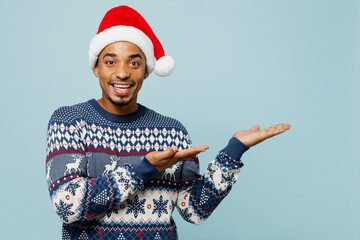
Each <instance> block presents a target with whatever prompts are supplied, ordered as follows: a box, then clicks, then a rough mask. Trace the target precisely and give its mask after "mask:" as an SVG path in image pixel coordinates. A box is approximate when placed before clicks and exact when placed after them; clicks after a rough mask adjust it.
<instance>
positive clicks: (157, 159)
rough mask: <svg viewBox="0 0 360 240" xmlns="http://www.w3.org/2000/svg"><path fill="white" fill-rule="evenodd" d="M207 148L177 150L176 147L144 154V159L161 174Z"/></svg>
mask: <svg viewBox="0 0 360 240" xmlns="http://www.w3.org/2000/svg"><path fill="white" fill-rule="evenodd" d="M207 149H209V146H200V147H190V148H187V149H185V150H178V149H177V147H171V148H168V149H166V150H165V151H162V152H160V151H155V152H150V153H148V154H146V159H147V160H149V162H150V163H151V164H152V165H154V167H156V169H157V170H158V171H159V172H161V171H162V170H165V169H167V168H168V167H171V166H172V165H174V164H175V163H177V162H180V161H182V160H185V159H188V158H192V157H195V156H196V155H198V154H199V153H201V152H205V151H206V150H207Z"/></svg>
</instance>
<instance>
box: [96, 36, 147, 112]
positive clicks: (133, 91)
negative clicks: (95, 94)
mask: <svg viewBox="0 0 360 240" xmlns="http://www.w3.org/2000/svg"><path fill="white" fill-rule="evenodd" d="M145 61H146V59H145V55H144V53H143V52H142V51H141V50H140V48H138V47H137V46H136V45H135V44H132V43H129V42H115V43H111V44H109V45H108V46H106V47H105V48H104V49H103V50H102V52H101V53H100V55H99V58H98V62H97V64H96V66H95V68H94V74H95V76H97V77H98V78H99V82H100V86H101V88H102V101H104V103H105V104H106V105H108V106H110V105H111V104H112V105H116V106H120V107H123V106H128V105H129V104H132V105H134V106H135V105H136V101H137V93H138V92H139V91H140V89H141V86H142V83H143V80H144V79H145V78H147V77H148V75H149V74H148V72H147V71H146V64H145ZM109 104H110V105H109Z"/></svg>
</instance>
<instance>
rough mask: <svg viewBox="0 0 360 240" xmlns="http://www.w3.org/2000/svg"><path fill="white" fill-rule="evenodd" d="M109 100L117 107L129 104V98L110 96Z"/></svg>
mask: <svg viewBox="0 0 360 240" xmlns="http://www.w3.org/2000/svg"><path fill="white" fill-rule="evenodd" d="M109 100H110V102H111V103H112V104H114V105H116V106H118V107H126V106H128V105H129V104H130V102H131V100H132V99H130V100H125V99H116V100H115V99H112V98H109Z"/></svg>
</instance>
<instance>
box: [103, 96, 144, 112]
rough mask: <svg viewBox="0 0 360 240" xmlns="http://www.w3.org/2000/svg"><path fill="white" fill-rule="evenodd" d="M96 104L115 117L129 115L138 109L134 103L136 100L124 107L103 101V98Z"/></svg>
mask: <svg viewBox="0 0 360 240" xmlns="http://www.w3.org/2000/svg"><path fill="white" fill-rule="evenodd" d="M97 102H98V103H99V105H100V106H101V107H102V108H103V109H104V110H105V111H107V112H109V113H112V114H115V115H129V114H131V113H134V112H136V111H137V110H138V109H139V106H138V105H137V103H136V99H133V101H131V102H130V103H129V104H128V105H126V106H117V105H115V104H113V103H111V102H110V101H104V99H103V98H100V99H99V100H97Z"/></svg>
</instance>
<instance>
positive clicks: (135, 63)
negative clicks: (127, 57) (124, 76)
mask: <svg viewBox="0 0 360 240" xmlns="http://www.w3.org/2000/svg"><path fill="white" fill-rule="evenodd" d="M130 65H131V66H140V63H138V62H130Z"/></svg>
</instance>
